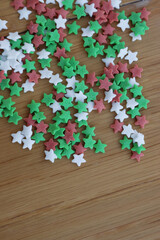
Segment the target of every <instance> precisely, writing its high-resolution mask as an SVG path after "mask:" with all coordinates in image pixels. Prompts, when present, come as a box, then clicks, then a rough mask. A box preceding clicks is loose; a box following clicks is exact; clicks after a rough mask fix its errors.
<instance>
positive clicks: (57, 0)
mask: <svg viewBox="0 0 160 240" xmlns="http://www.w3.org/2000/svg"><path fill="white" fill-rule="evenodd" d="M56 2H58V4H59V7H60V8H61V7H63V0H56Z"/></svg>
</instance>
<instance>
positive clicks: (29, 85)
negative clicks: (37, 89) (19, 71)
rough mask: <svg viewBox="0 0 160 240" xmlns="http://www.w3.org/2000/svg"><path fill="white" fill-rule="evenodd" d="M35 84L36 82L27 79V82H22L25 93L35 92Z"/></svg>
mask: <svg viewBox="0 0 160 240" xmlns="http://www.w3.org/2000/svg"><path fill="white" fill-rule="evenodd" d="M34 85H35V83H33V82H29V80H26V82H25V83H23V84H22V88H23V90H24V93H26V92H34V88H33V87H34Z"/></svg>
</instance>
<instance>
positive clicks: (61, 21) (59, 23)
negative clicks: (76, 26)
mask: <svg viewBox="0 0 160 240" xmlns="http://www.w3.org/2000/svg"><path fill="white" fill-rule="evenodd" d="M54 21H55V23H56V26H57V29H59V28H66V25H65V24H66V22H67V19H64V18H62V16H61V15H59V16H58V18H56V19H54Z"/></svg>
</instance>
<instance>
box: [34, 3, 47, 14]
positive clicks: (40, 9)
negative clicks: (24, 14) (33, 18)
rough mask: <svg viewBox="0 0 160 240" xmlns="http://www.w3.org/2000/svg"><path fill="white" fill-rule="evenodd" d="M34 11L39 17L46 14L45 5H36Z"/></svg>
mask: <svg viewBox="0 0 160 240" xmlns="http://www.w3.org/2000/svg"><path fill="white" fill-rule="evenodd" d="M35 10H36V12H37V13H38V15H41V14H42V13H44V12H46V4H45V3H40V2H39V3H38V4H36V7H35Z"/></svg>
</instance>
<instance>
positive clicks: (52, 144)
mask: <svg viewBox="0 0 160 240" xmlns="http://www.w3.org/2000/svg"><path fill="white" fill-rule="evenodd" d="M44 145H45V147H46V150H47V151H49V150H51V149H53V151H55V150H56V148H55V147H56V146H57V145H58V143H57V142H55V141H53V139H52V138H50V139H49V141H48V142H45V143H44Z"/></svg>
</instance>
